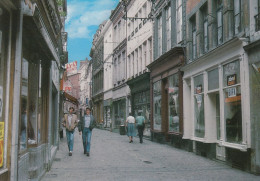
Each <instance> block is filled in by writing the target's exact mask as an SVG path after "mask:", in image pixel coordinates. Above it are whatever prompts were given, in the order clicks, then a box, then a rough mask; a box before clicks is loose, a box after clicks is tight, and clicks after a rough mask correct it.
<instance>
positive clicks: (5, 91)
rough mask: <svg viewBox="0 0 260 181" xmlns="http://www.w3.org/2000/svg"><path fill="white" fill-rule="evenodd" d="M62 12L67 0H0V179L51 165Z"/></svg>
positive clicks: (38, 172)
mask: <svg viewBox="0 0 260 181" xmlns="http://www.w3.org/2000/svg"><path fill="white" fill-rule="evenodd" d="M59 7H61V8H60V9H59ZM59 10H60V11H59ZM66 11H67V7H66V0H61V1H54V0H46V1H41V0H34V1H31V0H4V1H0V64H1V66H0V69H1V71H0V74H1V75H0V99H1V103H0V153H1V155H0V160H1V161H0V180H39V179H40V178H41V176H42V175H43V174H44V173H45V172H46V171H47V170H48V169H50V167H51V164H52V161H53V159H54V156H55V154H56V151H57V149H58V143H59V138H58V127H59V105H60V104H61V102H62V100H60V78H61V75H62V72H63V71H62V68H61V67H62V66H64V64H65V63H66V62H67V52H66V51H64V49H63V48H64V47H63V46H66V44H63V43H64V41H62V40H63V38H66V37H64V34H66V33H63V32H62V31H63V30H64V28H63V26H64V19H65V18H64V17H63V16H66Z"/></svg>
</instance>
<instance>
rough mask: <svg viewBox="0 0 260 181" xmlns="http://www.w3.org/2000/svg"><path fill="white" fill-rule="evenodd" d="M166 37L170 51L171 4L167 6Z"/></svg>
mask: <svg viewBox="0 0 260 181" xmlns="http://www.w3.org/2000/svg"><path fill="white" fill-rule="evenodd" d="M166 39H167V44H166V45H167V51H168V50H170V49H171V6H168V7H167V8H166Z"/></svg>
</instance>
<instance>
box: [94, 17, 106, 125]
mask: <svg viewBox="0 0 260 181" xmlns="http://www.w3.org/2000/svg"><path fill="white" fill-rule="evenodd" d="M106 22H107V20H105V21H104V22H102V23H101V24H100V25H99V28H98V30H97V31H96V34H95V35H94V39H93V42H92V48H91V51H90V57H91V58H92V93H93V94H92V102H93V114H94V116H95V118H96V120H97V122H98V123H99V124H100V123H102V122H103V118H104V116H103V114H104V111H103V107H104V106H103V104H104V102H103V100H104V92H103V90H104V32H103V28H104V26H105V24H106Z"/></svg>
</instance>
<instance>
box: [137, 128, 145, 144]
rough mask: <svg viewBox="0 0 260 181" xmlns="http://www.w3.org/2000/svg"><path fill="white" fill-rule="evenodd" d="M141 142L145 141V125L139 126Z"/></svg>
mask: <svg viewBox="0 0 260 181" xmlns="http://www.w3.org/2000/svg"><path fill="white" fill-rule="evenodd" d="M137 129H138V135H139V139H140V143H142V142H143V136H144V126H137Z"/></svg>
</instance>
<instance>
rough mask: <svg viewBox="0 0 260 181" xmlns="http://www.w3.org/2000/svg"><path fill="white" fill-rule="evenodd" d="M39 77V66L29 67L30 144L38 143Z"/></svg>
mask: <svg viewBox="0 0 260 181" xmlns="http://www.w3.org/2000/svg"><path fill="white" fill-rule="evenodd" d="M38 75H39V68H38V65H37V64H33V63H30V65H29V80H30V83H29V112H28V144H36V143H37V136H38V135H37V134H38V127H37V111H38V110H37V107H38V106H37V101H38V85H39V83H38Z"/></svg>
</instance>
